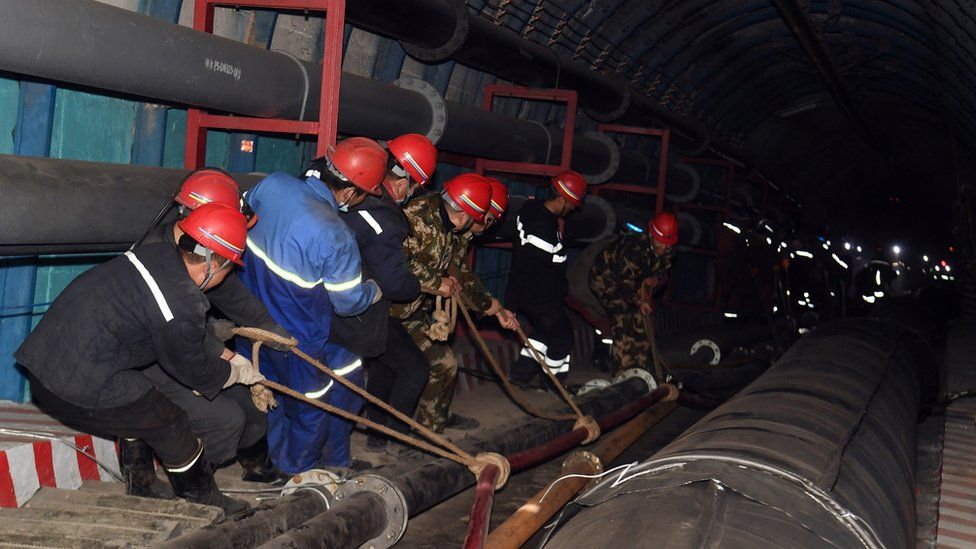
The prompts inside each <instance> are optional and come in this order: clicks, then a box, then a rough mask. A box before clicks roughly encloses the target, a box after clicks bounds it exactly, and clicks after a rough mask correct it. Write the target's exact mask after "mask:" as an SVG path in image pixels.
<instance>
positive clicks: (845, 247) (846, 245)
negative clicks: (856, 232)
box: [844, 242, 851, 251]
mask: <svg viewBox="0 0 976 549" xmlns="http://www.w3.org/2000/svg"><path fill="white" fill-rule="evenodd" d="M844 249H845V250H847V251H850V250H851V243H850V242H845V243H844Z"/></svg>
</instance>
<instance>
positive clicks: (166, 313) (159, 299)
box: [125, 252, 173, 322]
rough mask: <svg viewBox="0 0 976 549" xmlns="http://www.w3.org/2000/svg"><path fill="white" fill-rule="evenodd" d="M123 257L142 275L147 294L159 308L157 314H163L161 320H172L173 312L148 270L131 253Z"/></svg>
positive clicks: (126, 253)
mask: <svg viewBox="0 0 976 549" xmlns="http://www.w3.org/2000/svg"><path fill="white" fill-rule="evenodd" d="M125 257H126V258H127V259H128V260H129V263H132V265H133V266H135V268H136V270H137V271H139V274H140V275H142V279H143V280H144V281H146V286H149V292H150V293H151V294H152V296H153V298H154V299H155V300H156V305H157V306H158V307H159V312H161V313H163V318H164V319H166V322H169V321H170V320H173V311H171V310H170V308H169V303H167V302H166V296H164V295H163V292H162V290H160V289H159V284H156V279H155V278H153V276H152V275H151V274H149V270H148V269H146V266H145V265H143V264H142V261H139V258H138V257H136V254H134V253H132V252H125Z"/></svg>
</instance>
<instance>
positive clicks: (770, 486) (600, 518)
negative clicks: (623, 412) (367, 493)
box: [546, 319, 930, 548]
mask: <svg viewBox="0 0 976 549" xmlns="http://www.w3.org/2000/svg"><path fill="white" fill-rule="evenodd" d="M916 337H918V336H917V334H916V333H915V332H912V331H911V330H907V329H906V328H905V327H904V326H903V325H899V324H896V323H893V322H889V321H880V320H874V319H857V320H844V321H837V322H834V323H832V324H829V325H827V326H825V327H823V328H821V329H819V330H818V331H817V332H815V333H814V334H811V335H809V336H806V337H804V338H803V339H801V340H800V341H799V342H798V343H797V344H796V345H794V346H793V347H792V348H791V349H790V350H789V351H788V352H787V353H786V354H785V355H784V356H783V357H782V358H781V359H780V360H779V361H777V363H776V364H775V365H774V366H773V367H772V368H770V370H769V371H767V372H766V373H765V374H764V375H763V376H761V377H760V378H759V379H758V380H757V381H755V382H754V383H753V384H751V385H750V386H749V387H747V388H746V389H744V390H743V391H742V392H740V393H739V394H738V395H736V396H735V397H734V398H733V399H732V400H730V401H728V402H727V403H725V404H724V405H722V406H720V407H719V408H718V409H716V410H714V411H713V412H712V413H711V414H709V415H708V416H706V417H705V418H704V419H703V420H701V421H700V422H698V423H697V424H696V425H695V426H694V427H692V428H691V429H690V430H688V431H687V432H686V433H685V434H683V435H682V436H681V437H680V438H678V439H677V440H675V441H674V442H672V443H671V444H670V445H668V446H667V447H666V448H664V449H663V450H662V451H660V452H659V453H657V454H655V455H654V456H652V457H651V459H649V460H648V461H645V462H644V463H642V464H640V465H638V466H636V467H633V468H631V469H629V470H627V471H626V472H624V473H622V474H617V475H613V477H612V478H611V479H608V480H606V481H604V482H601V483H600V484H599V485H597V486H596V487H595V488H593V489H592V490H590V491H589V492H587V493H586V494H584V495H583V496H582V497H580V498H579V499H578V501H577V502H575V503H574V504H572V505H571V506H569V507H567V508H566V510H564V513H563V516H562V518H561V519H560V521H559V524H558V525H557V527H556V530H555V531H554V534H553V535H552V536H551V538H550V539H549V541H548V543H547V544H546V547H552V548H561V547H633V546H637V545H640V544H641V543H642V542H644V540H648V539H653V540H655V544H657V545H660V546H663V547H757V546H761V547H824V546H831V547H872V548H873V547H890V548H899V547H912V546H914V540H915V536H914V527H915V517H914V513H915V505H914V488H915V486H914V456H915V428H916V412H917V410H918V404H919V389H918V380H917V377H916V366H917V364H918V363H919V362H920V361H924V360H928V359H930V357H926V356H924V355H925V354H926V352H925V351H922V350H921V349H923V348H921V347H915V346H910V345H907V344H906V341H907V340H910V339H912V338H916ZM648 509H653V510H654V512H652V513H649V512H647V510H648ZM596 524H599V525H601V526H600V527H599V528H595V527H594V525H596Z"/></svg>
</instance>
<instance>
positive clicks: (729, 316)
mask: <svg viewBox="0 0 976 549" xmlns="http://www.w3.org/2000/svg"><path fill="white" fill-rule="evenodd" d="M725 318H739V315H738V314H736V313H725Z"/></svg>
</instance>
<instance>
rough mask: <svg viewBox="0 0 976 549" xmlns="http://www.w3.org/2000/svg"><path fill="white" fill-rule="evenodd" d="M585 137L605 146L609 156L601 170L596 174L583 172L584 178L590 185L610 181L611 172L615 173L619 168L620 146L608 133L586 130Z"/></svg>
mask: <svg viewBox="0 0 976 549" xmlns="http://www.w3.org/2000/svg"><path fill="white" fill-rule="evenodd" d="M585 135H586V137H588V138H590V139H592V140H594V141H599V142H600V143H602V144H603V145H605V146H606V147H607V154H608V155H609V156H610V158H609V160H608V161H607V165H606V167H605V168H603V171H602V172H600V173H597V174H583V177H584V178H586V182H587V183H589V184H590V185H599V184H600V183H606V182H607V181H610V178H611V177H613V174H615V173H617V170H619V169H620V146H619V145H617V142H616V141H614V140H613V138H611V137H610V136H609V135H607V134H605V133H601V132H587V133H586V134H585Z"/></svg>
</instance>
